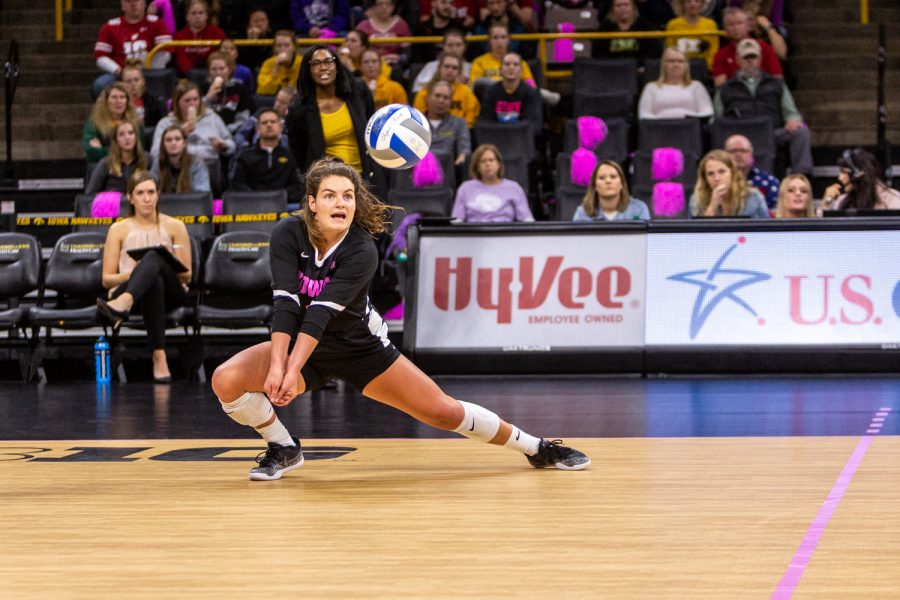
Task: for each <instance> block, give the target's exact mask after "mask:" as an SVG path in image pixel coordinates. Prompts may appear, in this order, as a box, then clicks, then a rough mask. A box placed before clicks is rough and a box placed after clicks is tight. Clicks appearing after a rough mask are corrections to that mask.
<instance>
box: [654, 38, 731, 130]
mask: <svg viewBox="0 0 900 600" xmlns="http://www.w3.org/2000/svg"><path fill="white" fill-rule="evenodd" d="M712 114H713V104H712V99H711V98H710V97H709V92H707V91H706V87H705V86H704V85H703V84H701V83H700V82H699V81H693V80H692V79H691V69H690V65H689V63H688V59H687V55H685V53H684V52H682V51H681V50H679V49H678V48H675V47H674V46H673V47H671V48H666V49H665V51H663V55H662V60H661V61H660V69H659V79H657V80H656V81H651V82H650V83H648V84H647V85H645V86H644V91H643V92H641V99H640V100H639V101H638V118H639V119H683V118H686V117H698V118H702V119H706V118H708V117H711V116H712Z"/></svg>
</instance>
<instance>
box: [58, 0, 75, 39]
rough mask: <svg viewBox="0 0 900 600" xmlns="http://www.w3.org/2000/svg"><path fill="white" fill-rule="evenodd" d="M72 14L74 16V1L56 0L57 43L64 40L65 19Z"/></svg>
mask: <svg viewBox="0 0 900 600" xmlns="http://www.w3.org/2000/svg"><path fill="white" fill-rule="evenodd" d="M70 14H72V0H56V14H55V25H56V33H55V35H54V39H55V40H56V41H57V42H61V41H62V39H63V17H64V15H70Z"/></svg>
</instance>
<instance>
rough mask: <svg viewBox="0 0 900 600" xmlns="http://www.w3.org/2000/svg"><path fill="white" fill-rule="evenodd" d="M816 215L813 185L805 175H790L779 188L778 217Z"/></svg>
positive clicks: (796, 217)
mask: <svg viewBox="0 0 900 600" xmlns="http://www.w3.org/2000/svg"><path fill="white" fill-rule="evenodd" d="M815 216H816V208H815V205H814V203H813V195H812V186H811V185H810V183H809V179H807V178H806V176H805V175H800V174H797V175H788V176H787V177H785V178H784V180H783V181H782V182H781V186H780V187H779V189H778V201H777V204H776V206H775V218H776V219H804V218H810V217H815Z"/></svg>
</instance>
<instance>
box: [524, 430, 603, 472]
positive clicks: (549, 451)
mask: <svg viewBox="0 0 900 600" xmlns="http://www.w3.org/2000/svg"><path fill="white" fill-rule="evenodd" d="M528 462H529V463H531V466H532V467H534V468H535V469H543V468H546V467H556V468H557V469H562V470H563V471H580V470H581V469H586V468H588V467H589V466H590V464H591V459H590V458H588V457H587V456H586V455H585V454H584V453H583V452H579V451H578V450H576V449H575V448H569V447H568V446H563V443H562V440H553V441H550V440H545V439H544V438H541V445H540V446H538V451H537V454H535V455H534V456H529V457H528Z"/></svg>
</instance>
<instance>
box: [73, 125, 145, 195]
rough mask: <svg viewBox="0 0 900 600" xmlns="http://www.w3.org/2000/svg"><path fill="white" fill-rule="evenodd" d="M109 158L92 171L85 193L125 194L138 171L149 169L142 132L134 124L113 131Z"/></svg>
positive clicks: (104, 159)
mask: <svg viewBox="0 0 900 600" xmlns="http://www.w3.org/2000/svg"><path fill="white" fill-rule="evenodd" d="M110 137H111V138H112V140H111V142H110V144H109V155H107V156H104V157H103V158H101V159H100V162H99V163H97V166H96V167H94V169H93V170H92V171H91V178H90V180H89V181H88V183H87V185H86V186H85V187H84V193H85V194H98V193H100V192H121V193H123V194H124V193H125V190H126V188H127V187H128V178H129V177H131V174H132V173H134V172H135V171H140V170H143V169H146V168H147V158H146V157H145V156H144V149H143V148H141V142H140V140H139V139H138V131H137V129H135V127H134V123H132V122H131V121H122V122H120V123H119V124H118V125H116V126H114V127H113V128H112V131H111V132H110Z"/></svg>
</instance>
